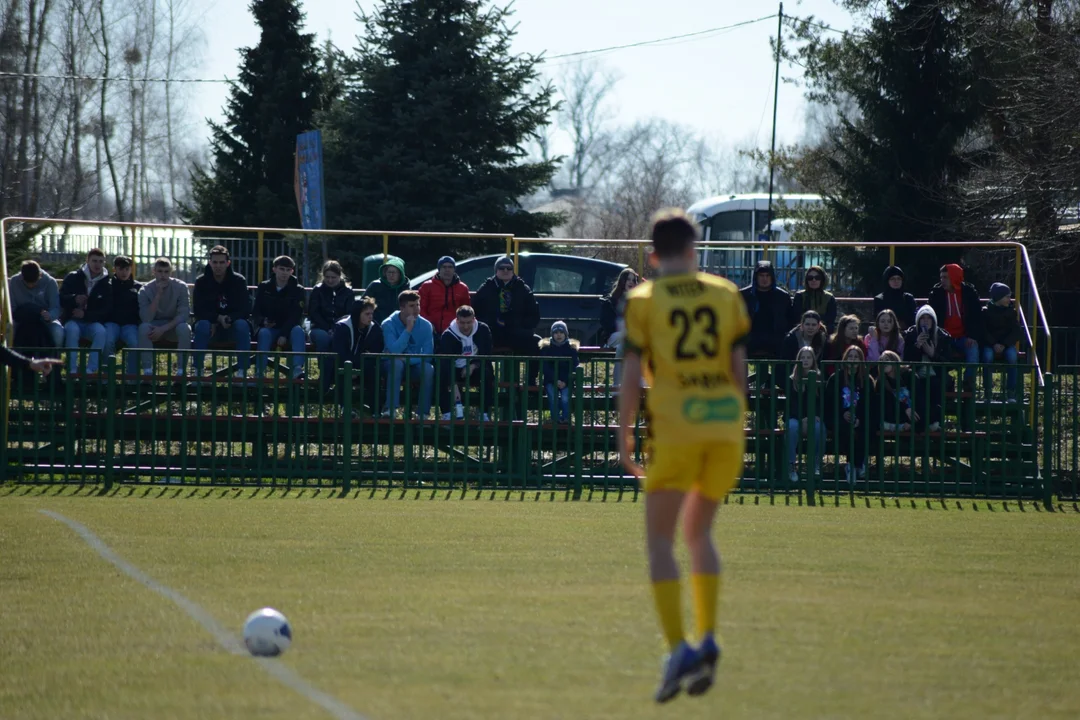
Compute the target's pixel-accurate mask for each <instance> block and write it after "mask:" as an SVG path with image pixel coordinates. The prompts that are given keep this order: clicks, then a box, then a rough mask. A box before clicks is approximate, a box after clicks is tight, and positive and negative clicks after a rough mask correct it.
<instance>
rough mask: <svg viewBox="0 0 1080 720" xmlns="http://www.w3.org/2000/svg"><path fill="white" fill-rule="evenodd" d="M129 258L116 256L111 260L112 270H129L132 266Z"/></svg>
mask: <svg viewBox="0 0 1080 720" xmlns="http://www.w3.org/2000/svg"><path fill="white" fill-rule="evenodd" d="M132 264H133V263H132V262H131V258H129V257H128V256H127V255H117V256H116V257H114V258H113V261H112V266H113V267H114V268H129V267H131V266H132Z"/></svg>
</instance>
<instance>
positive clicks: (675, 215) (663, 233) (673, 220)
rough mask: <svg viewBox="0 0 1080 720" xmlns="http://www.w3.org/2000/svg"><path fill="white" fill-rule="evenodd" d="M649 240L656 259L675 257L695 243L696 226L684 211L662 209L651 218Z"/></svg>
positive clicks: (696, 237)
mask: <svg viewBox="0 0 1080 720" xmlns="http://www.w3.org/2000/svg"><path fill="white" fill-rule="evenodd" d="M651 239H652V244H653V252H654V253H656V255H657V257H659V258H671V257H677V256H679V255H682V254H683V253H685V252H686V248H688V247H690V246H692V245H693V244H694V243H695V242H697V239H698V226H697V224H695V223H694V221H693V220H691V219H690V216H689V215H687V214H686V212H685V211H684V210H681V209H679V208H664V209H663V210H660V211H658V212H657V213H656V214H655V215H653V217H652V232H651Z"/></svg>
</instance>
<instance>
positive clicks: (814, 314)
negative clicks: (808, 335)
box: [799, 310, 821, 325]
mask: <svg viewBox="0 0 1080 720" xmlns="http://www.w3.org/2000/svg"><path fill="white" fill-rule="evenodd" d="M807 320H817V321H818V322H821V315H820V313H818V311H817V310H807V311H806V312H804V313H803V314H802V318H801V319H800V320H799V324H800V325H802V324H803V323H804V322H806V321H807Z"/></svg>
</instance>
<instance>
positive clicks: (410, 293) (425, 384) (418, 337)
mask: <svg viewBox="0 0 1080 720" xmlns="http://www.w3.org/2000/svg"><path fill="white" fill-rule="evenodd" d="M382 332H383V340H384V342H385V352H386V353H387V354H388V355H396V356H398V357H392V358H389V359H387V360H384V361H383V367H384V369H385V370H386V372H387V383H386V410H384V411H383V414H382V415H383V417H393V416H394V411H395V410H397V407H398V404H399V402H400V400H401V384H402V382H408V383H411V382H413V381H414V380H416V379H419V380H420V399H419V402H418V403H417V415H418V416H419V417H420V419H424V418H426V417H427V416H428V414H429V413H430V412H431V388H432V384H433V382H434V379H435V367H434V366H433V365H432V364H431V363H432V356H433V355H434V353H435V333H434V329H433V328H432V326H431V323H430V322H428V321H427V320H425V319H424V318H422V317H420V293H418V292H417V291H415V290H404V291H402V292H401V293H400V294H399V295H398V309H397V311H396V312H394V313H393V314H392V315H391V316H390V317H388V318H386V319H385V320H383V322H382ZM405 355H407V356H409V357H401V356H405Z"/></svg>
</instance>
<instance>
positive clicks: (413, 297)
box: [397, 290, 420, 308]
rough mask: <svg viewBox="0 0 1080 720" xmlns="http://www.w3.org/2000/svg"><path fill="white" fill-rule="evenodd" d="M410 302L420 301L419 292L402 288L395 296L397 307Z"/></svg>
mask: <svg viewBox="0 0 1080 720" xmlns="http://www.w3.org/2000/svg"><path fill="white" fill-rule="evenodd" d="M411 302H420V293H418V292H416V291H415V290H402V291H401V292H400V293H398V296H397V306H398V308H401V307H404V306H405V305H407V304H408V303H411Z"/></svg>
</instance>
